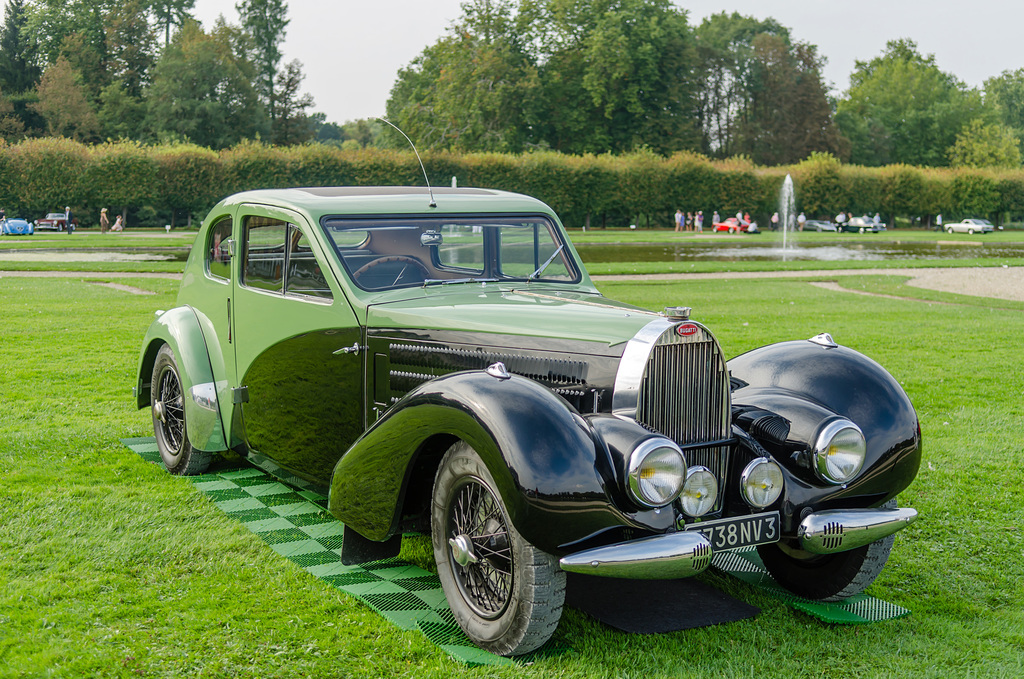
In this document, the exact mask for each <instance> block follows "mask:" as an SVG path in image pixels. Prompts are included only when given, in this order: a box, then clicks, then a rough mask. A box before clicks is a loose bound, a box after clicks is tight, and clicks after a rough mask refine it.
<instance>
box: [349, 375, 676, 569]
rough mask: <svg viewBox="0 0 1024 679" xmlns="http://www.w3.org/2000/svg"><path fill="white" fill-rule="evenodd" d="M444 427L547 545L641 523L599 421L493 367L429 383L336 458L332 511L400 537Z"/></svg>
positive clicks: (536, 540)
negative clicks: (420, 457)
mask: <svg viewBox="0 0 1024 679" xmlns="http://www.w3.org/2000/svg"><path fill="white" fill-rule="evenodd" d="M438 435H445V436H448V437H451V438H453V439H454V438H458V439H461V440H463V441H465V442H466V443H468V444H469V445H471V446H472V447H473V449H474V450H475V451H476V452H477V453H478V454H479V455H480V457H481V459H482V460H483V462H484V464H485V465H486V466H487V468H488V470H489V471H490V473H491V476H492V477H493V478H494V480H495V484H496V485H497V488H496V490H497V491H498V494H499V495H500V496H501V500H502V501H503V502H504V504H505V507H506V510H507V511H508V514H509V519H510V520H511V521H512V524H513V525H514V526H515V527H516V529H517V530H518V531H519V532H520V533H521V534H522V535H523V536H524V537H525V538H526V539H527V540H528V541H529V542H531V543H532V544H534V545H536V546H537V547H539V548H540V549H542V550H544V551H546V552H549V553H552V554H560V553H565V552H566V551H567V548H566V546H565V545H566V544H567V543H570V542H573V541H576V540H580V539H582V538H585V537H587V536H589V535H592V534H595V533H598V532H600V531H602V530H604V529H606V528H608V527H609V526H621V525H630V524H634V523H635V519H634V518H631V517H628V516H626V515H624V514H623V513H622V512H620V511H619V510H618V509H617V508H616V506H615V504H614V503H613V501H612V499H611V496H612V495H613V494H614V492H615V491H614V485H615V482H614V474H615V472H614V470H613V469H612V467H613V465H612V464H611V463H610V462H609V461H608V451H607V448H605V446H604V445H603V444H601V443H600V442H599V440H598V439H597V435H596V434H595V431H594V429H593V428H592V427H591V426H590V425H589V424H588V423H587V422H586V421H585V420H584V419H583V418H582V417H580V415H579V414H578V413H577V412H576V411H575V410H574V409H573V408H572V407H571V406H570V405H569V404H568V403H566V402H565V401H564V400H563V399H561V398H560V397H558V396H557V395H555V394H554V393H553V392H552V391H550V390H549V389H547V388H546V387H544V386H542V385H540V384H538V383H536V382H534V381H532V380H529V379H527V378H524V377H519V376H515V375H513V376H512V377H510V378H509V379H497V378H495V377H492V376H490V375H488V374H487V373H485V372H483V371H479V372H477V371H474V372H461V373H454V374H451V375H447V376H444V377H440V378H438V379H435V380H432V381H430V382H426V383H424V384H422V385H420V386H419V387H417V388H416V389H414V390H413V391H411V392H410V393H409V394H407V395H406V396H405V397H404V398H403V399H402V400H401V401H400V402H398V403H397V404H395V405H394V406H393V407H392V408H391V409H390V410H388V412H387V413H386V414H385V415H384V417H383V418H381V419H380V420H379V421H378V422H377V423H376V424H375V425H374V426H373V427H371V428H370V429H369V430H368V431H367V432H366V433H365V434H364V435H363V436H362V437H361V438H360V439H359V440H358V441H356V443H355V444H353V446H352V447H351V448H350V449H349V450H348V451H347V452H346V453H345V454H344V455H343V456H342V458H341V459H340V460H339V461H338V464H337V465H336V466H335V469H334V474H333V476H332V479H331V488H330V505H329V507H330V510H331V512H332V513H333V514H334V515H335V516H337V517H338V518H339V519H340V520H341V521H342V522H344V523H345V524H346V525H347V526H349V527H350V528H352V529H353V530H355V531H356V532H358V533H360V534H361V535H363V536H365V537H367V538H369V539H371V540H377V541H381V540H385V539H387V538H388V537H390V536H391V535H393V534H394V533H395V532H396V531H397V530H398V525H399V520H400V518H401V516H400V511H401V507H402V505H403V498H404V497H405V494H406V491H407V489H408V488H409V487H410V485H412V484H428V485H427V490H428V492H427V495H428V496H429V488H430V487H432V486H433V481H434V480H433V477H432V476H431V477H430V478H412V472H413V469H414V468H415V467H416V465H415V464H414V462H415V458H416V456H417V454H418V453H419V452H420V451H421V450H422V448H423V446H424V442H425V441H427V440H428V439H431V438H434V437H436V436H438ZM666 514H668V512H666Z"/></svg>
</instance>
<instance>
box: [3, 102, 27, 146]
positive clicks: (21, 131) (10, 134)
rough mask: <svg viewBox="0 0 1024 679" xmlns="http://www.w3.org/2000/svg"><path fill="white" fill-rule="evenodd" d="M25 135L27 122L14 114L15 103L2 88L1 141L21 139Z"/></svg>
mask: <svg viewBox="0 0 1024 679" xmlns="http://www.w3.org/2000/svg"><path fill="white" fill-rule="evenodd" d="M24 136H25V123H23V122H22V121H21V119H20V118H18V116H16V115H14V104H12V103H11V102H10V101H8V100H7V99H6V98H5V97H4V93H3V90H0V142H5V141H19V140H21V139H22V138H23V137H24Z"/></svg>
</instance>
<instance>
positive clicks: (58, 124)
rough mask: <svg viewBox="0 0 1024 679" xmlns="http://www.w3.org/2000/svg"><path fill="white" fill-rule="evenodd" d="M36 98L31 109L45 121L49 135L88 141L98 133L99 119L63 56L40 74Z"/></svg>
mask: <svg viewBox="0 0 1024 679" xmlns="http://www.w3.org/2000/svg"><path fill="white" fill-rule="evenodd" d="M36 92H37V93H38V95H39V101H38V102H37V103H35V104H33V105H32V108H33V109H34V110H35V111H36V112H38V113H39V114H40V115H42V116H43V118H44V119H45V120H46V131H47V133H48V134H49V135H51V136H64V137H71V138H73V139H75V140H78V141H91V140H92V139H94V138H95V136H96V134H97V133H98V132H99V121H98V120H97V118H96V113H95V111H93V109H92V104H90V103H89V100H88V99H87V98H86V94H85V89H84V88H83V87H82V85H81V83H80V81H79V78H78V77H77V74H76V73H75V72H74V71H73V70H72V68H71V64H70V63H69V62H68V60H67V59H65V58H64V57H58V58H57V61H56V63H54V64H53V65H52V66H50V67H49V68H48V69H46V71H45V72H44V73H43V77H42V79H41V80H40V81H39V86H38V87H37V88H36Z"/></svg>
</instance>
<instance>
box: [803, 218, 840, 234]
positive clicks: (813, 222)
mask: <svg viewBox="0 0 1024 679" xmlns="http://www.w3.org/2000/svg"><path fill="white" fill-rule="evenodd" d="M838 230H839V229H838V228H836V225H835V224H833V223H832V222H826V221H822V220H820V219H808V220H807V221H806V222H804V231H817V232H818V233H821V232H823V231H831V232H833V233H834V232H836V231H838Z"/></svg>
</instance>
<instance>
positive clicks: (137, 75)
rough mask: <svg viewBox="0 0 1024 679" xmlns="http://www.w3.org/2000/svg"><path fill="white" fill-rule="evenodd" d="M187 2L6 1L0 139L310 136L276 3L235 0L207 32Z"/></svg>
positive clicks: (290, 139)
mask: <svg viewBox="0 0 1024 679" xmlns="http://www.w3.org/2000/svg"><path fill="white" fill-rule="evenodd" d="M194 2H195V0H7V3H6V5H5V8H4V9H5V12H4V21H3V24H2V25H0V138H3V139H6V140H8V141H18V140H20V139H24V138H31V137H41V136H54V137H67V138H70V139H75V140H78V141H83V142H92V143H96V142H102V141H104V140H111V139H113V140H118V139H127V140H136V141H142V142H146V143H168V142H176V141H177V142H190V143H194V144H198V145H201V146H206V147H209V148H214V149H219V148H226V147H229V146H232V145H234V144H237V143H238V142H239V141H242V140H245V139H264V140H268V141H271V142H272V143H275V144H284V145H288V144H297V143H302V142H304V141H307V140H309V139H311V138H312V137H313V136H314V134H315V129H316V120H315V118H313V117H312V116H311V115H310V114H309V113H308V109H309V108H310V107H311V106H312V105H313V100H312V98H311V97H310V95H308V94H303V93H302V92H301V83H302V80H303V73H302V65H301V64H300V63H299V62H298V61H292V62H290V63H287V64H282V63H281V61H282V55H281V51H280V46H281V42H282V41H283V40H284V36H285V32H286V28H287V25H288V16H287V4H286V3H285V0H240V1H239V2H238V4H237V5H236V9H237V11H238V23H234V24H233V23H229V22H227V21H226V20H224V18H223V17H221V19H219V20H218V21H217V22H216V24H215V25H214V26H213V27H212V28H211V29H210V30H204V28H203V27H202V26H201V25H200V24H199V22H197V21H196V20H195V18H194V17H193V16H192V10H193V8H194Z"/></svg>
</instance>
